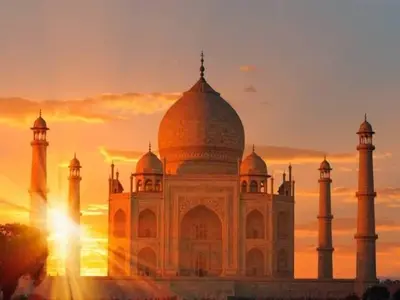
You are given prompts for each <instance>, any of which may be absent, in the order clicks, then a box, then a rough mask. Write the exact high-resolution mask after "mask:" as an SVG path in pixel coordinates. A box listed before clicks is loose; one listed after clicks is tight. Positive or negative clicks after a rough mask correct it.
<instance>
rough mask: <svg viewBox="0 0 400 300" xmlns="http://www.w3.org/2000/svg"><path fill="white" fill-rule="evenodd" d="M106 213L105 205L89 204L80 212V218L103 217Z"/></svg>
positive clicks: (106, 207)
mask: <svg viewBox="0 0 400 300" xmlns="http://www.w3.org/2000/svg"><path fill="white" fill-rule="evenodd" d="M107 212H108V205H107V204H89V205H88V206H87V207H86V208H84V209H83V210H81V214H82V216H103V215H105V214H107Z"/></svg>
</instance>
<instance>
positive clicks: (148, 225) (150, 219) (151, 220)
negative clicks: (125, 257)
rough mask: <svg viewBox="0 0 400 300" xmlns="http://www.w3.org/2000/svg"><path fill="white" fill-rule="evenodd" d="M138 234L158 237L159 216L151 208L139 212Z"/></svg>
mask: <svg viewBox="0 0 400 300" xmlns="http://www.w3.org/2000/svg"><path fill="white" fill-rule="evenodd" d="M138 236H139V237H141V238H155V237H157V217H156V215H155V213H154V212H153V211H151V210H150V209H145V210H143V211H141V212H140V214H139V226H138Z"/></svg>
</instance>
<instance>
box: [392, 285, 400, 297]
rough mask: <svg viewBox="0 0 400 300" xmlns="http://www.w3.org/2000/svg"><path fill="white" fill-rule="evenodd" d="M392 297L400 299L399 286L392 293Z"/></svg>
mask: <svg viewBox="0 0 400 300" xmlns="http://www.w3.org/2000/svg"><path fill="white" fill-rule="evenodd" d="M392 299H393V300H400V288H399V289H398V290H397V291H395V292H394V293H393V295H392Z"/></svg>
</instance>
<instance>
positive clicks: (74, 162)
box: [69, 153, 81, 168]
mask: <svg viewBox="0 0 400 300" xmlns="http://www.w3.org/2000/svg"><path fill="white" fill-rule="evenodd" d="M69 167H70V168H80V167H81V163H80V161H79V159H77V158H76V153H75V154H74V158H73V159H71V161H70V163H69Z"/></svg>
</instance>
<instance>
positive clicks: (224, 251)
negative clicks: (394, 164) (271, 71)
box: [109, 65, 294, 279]
mask: <svg viewBox="0 0 400 300" xmlns="http://www.w3.org/2000/svg"><path fill="white" fill-rule="evenodd" d="M200 71H201V76H200V79H199V80H198V82H197V83H196V84H195V85H194V86H193V87H192V88H191V89H190V90H189V91H187V92H185V93H184V94H183V97H182V98H181V99H180V100H178V101H177V102H176V103H175V104H174V105H172V107H171V108H170V109H169V110H168V111H167V112H166V114H165V116H164V118H163V120H162V121H161V125H160V129H159V137H158V144H159V151H160V154H161V159H159V158H158V157H157V156H156V155H155V154H154V153H153V152H152V151H151V147H149V151H148V152H147V153H145V154H144V155H143V157H142V158H141V159H140V160H139V161H138V163H137V166H136V172H135V173H134V174H132V176H131V178H130V180H131V184H130V187H129V189H128V191H125V190H124V188H123V187H122V184H121V182H120V181H119V175H118V174H114V167H113V166H112V168H111V176H110V195H109V224H110V226H109V229H110V232H109V275H110V276H131V275H140V276H150V277H177V276H178V277H212V278H215V277H226V276H228V277H229V276H250V277H264V278H288V279H289V278H293V277H294V182H293V180H292V172H291V167H290V168H289V178H286V176H285V175H284V177H283V179H282V182H281V184H280V187H279V190H278V192H277V193H274V191H273V186H272V180H271V179H269V178H270V176H269V175H268V172H267V166H266V164H265V162H264V161H263V159H262V158H261V157H260V156H258V155H257V154H256V151H255V149H254V148H253V152H252V153H251V154H250V155H248V156H247V157H246V158H245V159H243V161H242V156H243V151H244V140H245V137H244V129H243V125H242V122H241V120H240V118H239V116H238V115H237V113H236V112H235V110H234V109H233V108H232V107H231V106H230V105H229V104H228V102H226V101H225V100H224V99H223V98H221V97H220V94H219V93H217V92H216V91H215V90H213V89H212V88H211V86H210V85H209V84H208V83H207V81H206V80H205V78H204V67H203V65H202V66H201V70H200ZM269 186H270V187H271V188H269ZM130 258H131V259H130Z"/></svg>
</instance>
